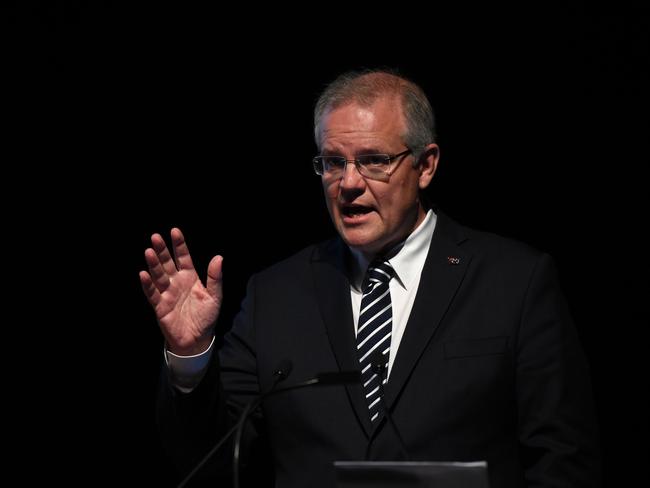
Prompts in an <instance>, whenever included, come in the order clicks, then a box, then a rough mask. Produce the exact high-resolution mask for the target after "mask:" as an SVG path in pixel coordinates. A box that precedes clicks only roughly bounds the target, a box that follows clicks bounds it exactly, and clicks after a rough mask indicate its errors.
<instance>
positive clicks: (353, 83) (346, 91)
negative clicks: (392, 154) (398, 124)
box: [314, 70, 436, 165]
mask: <svg viewBox="0 0 650 488" xmlns="http://www.w3.org/2000/svg"><path fill="white" fill-rule="evenodd" d="M382 95H394V96H397V97H399V100H400V102H401V104H402V113H403V114H404V118H405V120H406V132H405V133H404V134H401V137H402V140H403V141H404V144H405V145H406V147H408V148H409V149H410V150H411V151H412V152H413V155H414V156H415V162H414V165H417V164H418V162H419V161H420V157H421V156H422V154H423V152H424V148H425V147H426V146H427V145H428V144H431V143H434V142H435V139H436V136H435V119H434V116H433V109H432V108H431V104H430V103H429V100H428V99H427V96H426V95H425V93H424V91H423V90H422V88H420V87H419V86H418V85H416V84H415V83H413V82H412V81H411V80H408V79H406V78H405V77H403V76H401V75H399V74H397V73H395V72H392V71H389V70H362V71H349V72H347V73H343V74H342V75H340V76H339V77H338V78H336V79H335V80H334V81H333V82H331V83H330V84H329V85H327V87H326V88H325V90H323V92H322V93H321V95H320V97H319V98H318V101H317V102H316V106H315V108H314V138H315V140H316V146H317V147H318V149H319V150H320V140H319V131H320V122H321V119H322V117H323V115H324V114H325V112H326V111H328V110H331V109H334V108H337V107H340V106H343V105H345V104H347V103H350V102H356V103H358V104H360V105H361V106H364V107H368V106H370V105H372V104H373V103H374V102H375V101H376V100H377V98H379V97H380V96H382Z"/></svg>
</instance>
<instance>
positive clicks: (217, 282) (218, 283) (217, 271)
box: [206, 256, 223, 303]
mask: <svg viewBox="0 0 650 488" xmlns="http://www.w3.org/2000/svg"><path fill="white" fill-rule="evenodd" d="M206 289H207V290H208V293H209V294H210V296H211V297H212V298H214V299H215V300H217V301H218V302H219V303H221V298H222V297H223V258H222V257H221V256H215V257H213V258H212V260H211V261H210V264H208V280H207V282H206Z"/></svg>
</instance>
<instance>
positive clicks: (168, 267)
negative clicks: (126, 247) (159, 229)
mask: <svg viewBox="0 0 650 488" xmlns="http://www.w3.org/2000/svg"><path fill="white" fill-rule="evenodd" d="M151 245H152V247H153V250H154V251H156V254H157V255H158V260H159V261H160V264H161V265H162V268H163V270H165V273H167V274H168V275H169V276H174V275H175V274H176V272H177V270H176V264H174V260H173V259H172V256H171V254H169V249H167V244H165V240H164V239H163V238H162V236H161V235H160V234H154V235H152V236H151Z"/></svg>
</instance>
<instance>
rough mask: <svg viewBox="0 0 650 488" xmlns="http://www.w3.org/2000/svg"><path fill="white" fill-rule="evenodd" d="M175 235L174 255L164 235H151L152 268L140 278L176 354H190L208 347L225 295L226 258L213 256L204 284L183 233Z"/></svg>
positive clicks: (175, 231)
mask: <svg viewBox="0 0 650 488" xmlns="http://www.w3.org/2000/svg"><path fill="white" fill-rule="evenodd" d="M171 237H172V247H173V250H174V258H173V259H172V256H171V255H170V253H169V250H168V249H167V245H166V244H165V241H164V239H163V238H162V236H160V234H154V235H152V236H151V244H152V248H148V249H147V250H145V252H144V257H145V259H146V261H147V265H148V267H149V272H147V271H141V272H140V282H141V284H142V290H143V291H144V294H145V295H146V297H147V300H149V303H150V304H151V306H152V307H153V309H154V311H155V313H156V319H157V320H158V325H159V326H160V330H161V331H162V333H163V335H164V336H165V340H166V341H167V348H168V349H169V350H170V351H171V352H173V353H174V354H179V355H182V356H189V355H193V354H199V353H201V352H203V351H205V350H206V349H207V348H208V346H209V345H210V342H211V340H212V336H213V334H214V332H213V330H214V325H215V323H216V321H217V317H218V316H219V310H220V309H221V302H222V299H223V290H222V262H223V258H222V257H221V256H215V257H213V258H212V260H211V261H210V264H209V265H208V277H207V281H206V286H203V283H201V280H200V279H199V276H198V274H197V273H196V270H195V269H194V264H193V263H192V257H191V256H190V251H189V249H188V248H187V244H186V243H185V238H184V237H183V233H182V232H181V231H180V229H177V228H174V229H172V230H171Z"/></svg>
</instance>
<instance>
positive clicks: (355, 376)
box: [178, 359, 361, 488]
mask: <svg viewBox="0 0 650 488" xmlns="http://www.w3.org/2000/svg"><path fill="white" fill-rule="evenodd" d="M292 369H293V364H292V362H291V361H290V360H288V359H284V360H283V361H281V362H280V364H279V365H278V367H277V368H276V369H275V371H274V372H273V376H275V380H274V382H273V385H272V386H271V388H270V389H269V390H268V391H266V392H265V393H262V394H261V395H260V396H259V397H257V398H256V399H254V400H251V401H250V402H249V403H248V405H246V407H245V408H244V410H243V411H242V414H241V415H240V417H239V420H238V421H237V423H236V424H235V425H233V426H232V428H231V429H230V430H229V431H228V432H226V434H225V435H224V436H223V437H222V438H221V439H219V441H218V442H217V444H215V446H214V447H213V448H212V449H211V450H210V451H209V452H208V453H207V454H206V455H205V456H204V457H203V459H201V461H200V462H199V463H198V464H197V465H196V467H195V468H194V469H193V470H192V471H191V472H190V473H189V474H188V475H187V476H186V477H185V479H183V481H181V483H180V484H179V485H178V488H183V487H184V486H186V485H187V483H188V482H189V481H190V480H191V479H192V478H193V477H194V475H195V474H196V473H197V472H198V471H199V470H200V469H201V468H202V467H203V466H204V465H205V463H206V462H207V461H208V460H209V459H210V458H211V457H212V456H213V455H214V454H215V453H216V452H217V451H218V450H219V448H220V447H221V446H223V445H224V444H225V443H226V441H227V440H228V439H230V437H231V436H232V435H233V434H234V433H235V432H237V433H238V439H235V449H234V450H233V469H234V470H236V473H235V472H234V473H233V475H234V476H233V483H239V467H238V466H239V445H240V444H241V435H242V433H243V430H244V424H245V423H246V420H247V419H248V417H249V416H250V414H251V413H252V412H253V411H254V410H255V409H256V408H257V407H258V406H259V405H260V404H261V403H262V402H263V401H264V400H265V399H266V398H268V397H270V396H273V395H275V394H278V393H283V392H285V391H290V390H297V389H300V388H305V387H308V386H329V385H344V384H350V383H360V382H361V372H360V371H334V372H324V373H319V374H317V375H316V376H315V377H313V378H310V379H308V380H305V381H302V382H300V383H296V384H293V385H289V386H285V387H282V388H278V387H277V386H278V384H279V383H280V382H281V381H283V380H284V379H286V378H287V377H288V376H289V374H290V373H291V371H292ZM240 429H241V431H240ZM235 456H236V457H235ZM234 486H238V484H236V485H234Z"/></svg>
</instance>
